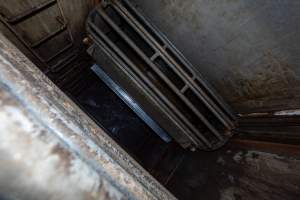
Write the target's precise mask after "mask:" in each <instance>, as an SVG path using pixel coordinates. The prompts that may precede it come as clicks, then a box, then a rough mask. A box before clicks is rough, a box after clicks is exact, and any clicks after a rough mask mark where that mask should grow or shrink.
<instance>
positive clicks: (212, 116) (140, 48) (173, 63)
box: [87, 0, 234, 150]
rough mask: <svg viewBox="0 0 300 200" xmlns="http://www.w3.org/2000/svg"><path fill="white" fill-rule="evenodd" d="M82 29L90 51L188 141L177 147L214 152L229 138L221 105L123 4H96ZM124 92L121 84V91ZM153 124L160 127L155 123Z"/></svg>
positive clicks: (227, 120) (176, 54)
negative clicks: (125, 79) (135, 87)
mask: <svg viewBox="0 0 300 200" xmlns="http://www.w3.org/2000/svg"><path fill="white" fill-rule="evenodd" d="M87 29H88V32H89V34H90V35H91V37H92V38H93V40H94V42H95V44H96V46H97V47H96V48H98V47H99V48H100V49H102V50H103V51H104V52H105V53H106V54H107V55H109V57H110V58H111V59H112V60H113V61H114V62H115V63H116V64H117V65H116V66H115V67H119V68H120V69H121V70H123V72H124V73H126V74H127V75H128V76H130V80H132V82H133V83H134V84H138V85H139V86H140V88H142V91H143V93H144V95H145V97H146V98H148V99H151V100H152V101H155V102H156V105H159V109H160V110H161V111H162V112H164V113H165V114H166V115H167V116H168V117H169V119H170V120H171V122H172V123H173V125H174V126H177V127H178V128H179V129H180V130H181V132H180V133H179V134H181V137H185V138H188V140H189V141H190V143H189V145H186V144H182V145H183V146H184V147H187V146H189V147H198V148H201V149H207V150H210V149H216V148H218V147H220V146H222V145H223V144H224V143H225V142H226V141H227V139H228V138H229V137H230V136H231V131H230V130H231V129H232V128H233V126H234V117H233V115H232V114H231V113H230V111H229V110H228V108H227V107H226V105H225V104H224V103H223V102H222V100H221V99H220V98H219V97H218V96H217V95H216V94H215V93H214V92H213V91H212V89H211V88H210V87H209V86H208V85H207V83H206V82H205V81H204V80H203V79H202V78H201V77H200V76H199V75H197V73H196V72H195V70H193V66H191V64H190V63H189V62H188V61H187V60H186V59H185V58H184V57H183V56H182V54H181V53H180V52H179V51H178V50H177V49H176V48H175V47H174V46H173V45H172V44H171V43H170V42H169V41H168V40H167V39H166V37H165V36H163V35H162V34H161V33H160V32H159V31H158V30H157V29H156V28H154V27H153V26H152V25H150V23H149V22H147V21H146V20H145V18H144V17H143V16H141V15H140V14H139V13H138V12H137V11H136V10H135V9H134V8H133V7H132V6H131V5H130V4H129V3H128V2H127V1H116V0H115V1H102V3H101V5H99V7H97V8H96V9H95V10H94V11H92V12H91V14H90V16H89V18H88V22H87ZM93 56H94V57H95V55H93ZM96 60H97V59H96ZM128 87H130V86H129V85H123V88H124V89H125V90H126V88H128ZM137 102H139V101H138V100H137ZM155 120H156V121H157V122H158V124H160V125H161V126H162V127H163V126H164V125H163V124H162V123H160V122H159V121H160V119H155ZM166 132H168V133H169V134H170V135H171V136H174V134H175V133H172V132H171V131H168V130H166ZM176 134H178V133H176ZM176 138H178V135H177V136H175V139H176Z"/></svg>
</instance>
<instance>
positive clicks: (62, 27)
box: [30, 24, 67, 48]
mask: <svg viewBox="0 0 300 200" xmlns="http://www.w3.org/2000/svg"><path fill="white" fill-rule="evenodd" d="M66 29H67V25H65V24H64V25H63V26H61V27H60V28H59V29H57V30H55V31H53V32H51V33H49V34H48V35H47V36H45V37H43V38H42V39H40V40H39V41H37V42H35V43H33V44H31V45H30V47H31V48H37V47H39V46H40V45H42V44H43V43H45V42H47V41H48V40H50V39H51V38H53V37H55V36H56V35H58V34H60V33H61V32H63V31H64V30H66Z"/></svg>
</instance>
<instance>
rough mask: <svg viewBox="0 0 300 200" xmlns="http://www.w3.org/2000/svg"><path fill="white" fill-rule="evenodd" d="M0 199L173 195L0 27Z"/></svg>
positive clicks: (156, 197) (138, 197) (130, 197)
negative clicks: (14, 43)
mask: <svg viewBox="0 0 300 200" xmlns="http://www.w3.org/2000/svg"><path fill="white" fill-rule="evenodd" d="M0 121H1V124H0V129H1V132H0V160H1V162H0V199H175V198H174V197H173V196H172V195H171V194H170V193H169V192H168V191H167V190H166V189H165V188H164V187H162V186H161V185H160V184H159V183H158V182H157V181H156V180H155V179H154V178H152V176H151V175H149V174H148V173H147V172H146V171H145V170H144V169H143V168H142V167H140V166H139V164H137V163H136V162H135V161H134V160H133V159H132V158H131V157H130V156H129V155H128V154H127V153H126V152H125V151H123V150H122V149H121V148H120V147H119V146H118V145H117V144H116V143H115V142H114V141H113V140H112V139H111V138H110V137H109V136H108V135H107V134H106V133H105V131H104V130H103V129H101V128H100V127H99V126H97V125H96V124H95V122H93V121H92V120H91V119H90V118H89V117H88V116H87V115H86V114H85V113H84V112H83V111H81V110H80V109H79V108H78V107H77V106H76V105H75V104H74V103H73V102H72V101H71V100H70V99H69V98H68V97H66V95H65V94H63V93H62V92H61V91H60V90H59V89H58V88H57V87H56V86H55V85H54V84H53V83H52V82H51V81H49V79H48V78H47V77H46V76H45V75H43V74H42V72H41V71H39V70H38V69H37V67H36V66H35V65H33V64H32V63H31V62H30V61H29V60H28V59H27V58H26V57H25V56H24V55H23V54H22V53H21V52H20V51H19V50H18V49H17V48H16V47H15V46H13V45H12V44H11V43H10V42H9V41H8V40H7V39H6V38H5V37H3V35H2V34H0Z"/></svg>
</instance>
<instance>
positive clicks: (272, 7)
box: [131, 0, 300, 113]
mask: <svg viewBox="0 0 300 200" xmlns="http://www.w3.org/2000/svg"><path fill="white" fill-rule="evenodd" d="M131 2H133V3H134V4H135V5H136V6H137V7H138V8H139V9H140V10H141V11H142V12H143V13H144V14H145V15H146V16H147V18H149V19H150V20H151V21H152V22H153V24H154V25H156V26H157V27H158V28H159V29H160V30H161V31H162V32H164V33H165V34H166V35H167V37H168V38H170V40H171V41H172V42H174V43H175V45H176V46H177V47H178V49H180V50H181V51H182V52H183V54H184V55H185V56H186V57H187V58H188V59H189V60H190V61H191V62H192V64H194V65H195V66H196V68H197V70H198V71H199V72H200V73H201V74H202V75H203V76H204V77H205V78H206V79H207V80H208V81H209V82H210V83H211V84H212V85H213V86H214V87H215V88H216V90H217V91H218V92H219V93H220V94H221V95H222V96H223V97H224V98H225V99H226V101H227V102H228V103H229V104H230V105H231V106H232V107H233V109H234V110H235V111H236V112H238V113H253V112H269V111H276V110H287V109H295V108H299V107H300V67H299V65H300V56H299V55H300V48H299V45H298V44H299V42H300V36H299V35H300V34H299V33H300V26H299V20H300V14H299V10H300V2H299V1H293V0H289V1H278V0H275V1H274V0H266V1H260V0H252V1H250V0H212V1H211V0H185V1H182V0H152V1H148V0H131Z"/></svg>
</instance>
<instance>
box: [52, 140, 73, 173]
mask: <svg viewBox="0 0 300 200" xmlns="http://www.w3.org/2000/svg"><path fill="white" fill-rule="evenodd" d="M51 154H55V155H58V156H59V158H60V160H61V161H62V164H63V167H64V168H65V171H66V172H67V173H68V174H70V168H71V165H72V160H73V159H74V158H73V156H72V154H70V152H68V151H67V150H66V149H64V148H63V147H61V146H60V145H59V144H56V145H55V146H54V147H53V148H52V150H51Z"/></svg>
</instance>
